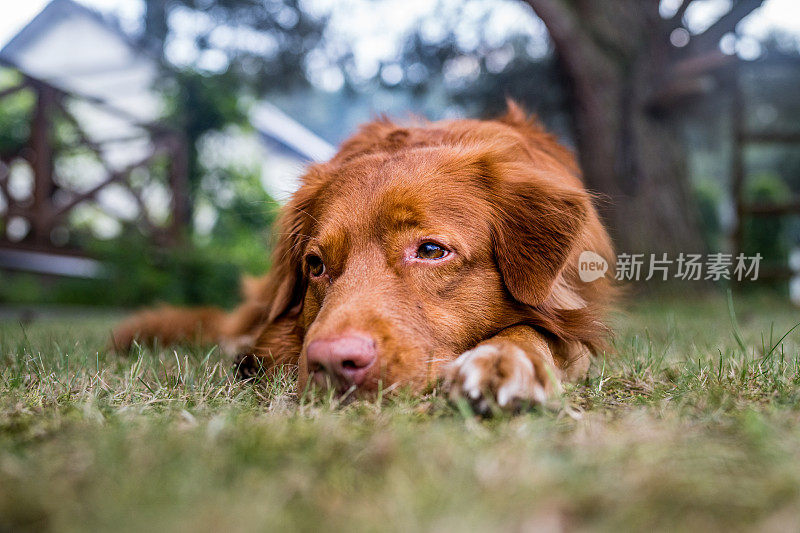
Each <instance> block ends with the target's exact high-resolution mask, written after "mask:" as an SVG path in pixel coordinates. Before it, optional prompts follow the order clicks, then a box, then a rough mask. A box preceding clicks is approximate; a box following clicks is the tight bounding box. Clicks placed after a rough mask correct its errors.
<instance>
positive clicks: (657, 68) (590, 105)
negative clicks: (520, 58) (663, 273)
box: [523, 0, 763, 252]
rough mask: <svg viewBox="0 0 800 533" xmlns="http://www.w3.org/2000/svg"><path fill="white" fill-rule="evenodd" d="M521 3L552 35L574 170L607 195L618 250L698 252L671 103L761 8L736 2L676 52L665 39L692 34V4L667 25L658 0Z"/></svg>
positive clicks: (720, 57)
mask: <svg viewBox="0 0 800 533" xmlns="http://www.w3.org/2000/svg"><path fill="white" fill-rule="evenodd" d="M523 1H524V2H526V3H527V4H529V5H530V6H531V7H532V8H533V10H534V12H535V13H536V15H538V16H539V17H540V18H541V19H542V21H543V22H544V23H545V25H546V27H547V29H548V32H549V34H550V37H551V40H552V42H553V45H554V47H555V51H556V55H557V57H558V62H559V65H560V67H561V70H562V72H563V74H564V78H565V79H566V80H567V84H568V86H569V90H570V93H571V96H572V99H573V117H574V124H575V133H576V144H577V148H578V153H579V157H580V162H581V166H582V168H583V171H584V174H585V177H586V181H587V183H588V185H589V186H590V187H591V188H593V189H594V190H596V191H599V192H601V193H603V194H605V195H607V196H609V197H610V200H611V201H610V202H607V203H606V205H604V206H601V207H602V209H603V211H604V215H605V217H606V218H607V220H608V222H609V224H610V226H611V228H612V232H613V233H614V237H615V239H616V242H617V245H618V247H619V248H620V249H624V250H625V251H653V250H661V251H673V252H675V251H697V250H700V249H702V248H703V244H702V239H701V233H700V228H699V221H698V219H697V215H696V210H695V209H694V205H693V201H692V198H691V194H690V191H689V183H688V178H687V171H686V163H685V149H684V147H683V146H681V143H680V135H679V132H678V130H677V127H676V126H677V125H678V122H679V120H678V119H679V117H680V112H681V107H680V106H678V105H676V103H677V102H676V98H675V97H676V96H677V95H680V94H683V93H685V91H686V89H687V88H690V87H692V86H693V83H694V81H693V76H695V75H696V74H697V73H698V69H701V68H704V66H707V65H715V64H722V63H723V62H724V61H725V59H726V56H724V54H722V52H721V51H720V49H719V42H720V40H721V39H722V38H723V36H725V35H726V34H727V33H729V32H732V31H733V30H734V29H735V27H736V25H737V24H738V22H739V21H740V20H742V19H743V18H744V17H745V16H747V15H748V14H750V13H751V12H752V11H754V10H755V9H756V8H758V7H759V6H760V5H761V4H762V3H763V0H733V1H732V2H731V7H730V10H729V11H728V12H727V13H725V14H724V15H723V16H722V17H720V18H719V19H718V20H717V21H716V22H715V23H713V24H712V25H711V26H710V27H709V28H708V29H706V30H705V31H703V32H702V33H700V34H697V35H694V36H691V38H690V39H689V42H688V43H679V44H687V45H686V46H683V47H677V46H675V45H673V44H672V43H671V39H670V37H671V36H673V37H674V36H676V35H677V36H678V37H683V38H685V37H687V36H689V33H688V32H687V31H686V29H685V28H684V15H685V13H686V10H687V9H688V7H689V6H690V5H691V4H692V2H693V0H683V2H682V3H681V4H680V6H679V7H678V9H677V11H676V13H675V14H674V15H673V16H672V17H670V18H663V17H662V16H661V15H660V13H659V2H657V1H655V0H613V1H605V2H600V1H597V0H523ZM676 31H677V32H678V33H673V32H676ZM677 101H679V99H677Z"/></svg>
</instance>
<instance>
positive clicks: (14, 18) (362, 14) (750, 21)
mask: <svg viewBox="0 0 800 533" xmlns="http://www.w3.org/2000/svg"><path fill="white" fill-rule="evenodd" d="M48 1H49V0H25V1H20V0H0V47H1V46H3V45H5V44H6V42H8V40H9V39H11V38H12V37H13V36H14V35H15V34H16V33H17V32H18V31H19V30H20V29H21V28H22V27H23V26H24V25H25V24H27V23H28V22H29V21H30V20H31V19H32V18H33V17H34V16H35V15H36V14H37V13H38V12H39V11H40V10H41V9H42V8H43V7H44V6H45V5H46V4H47V2H48ZM78 1H79V2H80V3H82V4H84V5H87V6H89V7H92V8H94V9H96V10H98V11H101V12H105V13H109V14H113V15H114V16H116V17H117V18H118V19H119V20H120V23H121V25H122V27H123V29H125V30H127V31H130V32H135V31H136V30H137V29H138V27H139V24H140V20H141V15H142V13H143V12H144V2H143V0H78ZM346 1H348V0H346ZM307 3H308V4H310V5H312V6H313V5H316V6H318V7H319V8H320V9H322V10H323V11H324V10H326V9H327V8H328V7H329V6H330V5H332V0H311V1H309V2H307ZM400 3H401V4H402V6H403V7H402V8H401V9H396V6H394V5H392V4H398V2H392V1H389V2H386V3H384V4H388V5H384V7H377V8H375V7H373V6H374V5H375V4H372V5H370V2H369V1H368V0H349V4H350V5H349V6H348V9H347V10H345V11H347V12H348V13H349V15H348V16H347V17H345V20H343V21H342V28H341V30H342V31H344V32H348V33H350V32H353V31H354V30H353V28H359V30H357V31H358V32H361V31H362V30H363V33H364V34H367V35H366V38H365V39H364V41H365V42H366V43H368V44H366V45H365V46H366V47H367V48H368V49H371V50H376V51H379V50H383V51H385V52H386V53H391V51H390V50H389V49H391V48H392V47H393V44H394V42H396V40H397V39H399V38H400V37H401V35H402V34H403V33H404V32H405V31H406V30H407V29H408V27H409V25H410V24H413V23H414V22H415V21H416V20H417V18H418V17H419V16H420V14H422V13H424V12H425V11H426V6H430V0H402V1H401V2H400ZM499 3H500V4H505V6H501V8H500V9H499V11H500V12H501V15H502V11H503V10H504V9H505V10H507V11H508V12H509V13H510V12H511V9H512V8H513V7H515V6H510V5H509V4H510V3H509V2H499ZM677 3H680V0H662V9H663V10H664V11H666V12H669V10H670V9H674V7H672V6H673V5H674V4H677ZM729 3H730V0H698V1H697V2H695V4H694V5H693V6H692V7H691V8H690V11H689V12H688V13H687V18H688V20H689V29H690V30H692V31H695V32H696V31H701V30H702V29H703V28H704V27H706V26H708V25H709V24H710V23H711V22H713V21H714V19H715V18H716V17H717V16H719V14H720V13H721V12H724V11H725V9H726V8H727V6H728V5H729ZM427 9H429V8H427ZM376 10H377V11H376ZM386 11H390V12H391V17H387V16H384V15H386V13H385V12H386ZM355 15H359V16H358V17H357V18H360V19H361V20H362V21H363V23H360V24H353V16H355ZM501 20H502V17H501ZM386 22H391V23H390V24H386ZM373 27H374V28H373ZM373 29H374V30H375V31H372V30H373ZM739 29H740V31H741V32H742V33H743V34H744V35H748V36H752V37H754V38H756V39H759V38H763V37H764V36H765V35H767V34H768V33H769V32H770V31H772V30H780V31H783V32H788V33H792V34H794V35H797V36H798V37H800V1H799V0H767V1H766V2H765V3H764V5H763V6H762V7H761V8H760V9H759V10H757V11H756V12H754V13H753V14H751V15H750V16H749V17H748V18H747V19H746V20H744V21H743V22H742V24H741V25H740V28H739ZM359 37H363V36H359Z"/></svg>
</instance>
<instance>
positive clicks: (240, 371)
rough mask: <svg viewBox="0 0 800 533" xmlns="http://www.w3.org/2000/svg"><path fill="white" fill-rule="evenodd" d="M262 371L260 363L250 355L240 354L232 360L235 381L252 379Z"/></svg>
mask: <svg viewBox="0 0 800 533" xmlns="http://www.w3.org/2000/svg"><path fill="white" fill-rule="evenodd" d="M262 371H263V368H262V365H261V361H259V359H258V358H257V357H256V356H255V355H253V354H252V353H247V352H244V353H240V354H238V355H237V356H236V358H234V360H233V372H234V374H235V375H236V379H240V380H248V379H253V378H255V377H256V376H258V374H259V372H262Z"/></svg>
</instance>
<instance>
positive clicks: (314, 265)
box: [306, 255, 325, 278]
mask: <svg viewBox="0 0 800 533" xmlns="http://www.w3.org/2000/svg"><path fill="white" fill-rule="evenodd" d="M306 264H307V265H308V273H309V275H310V276H311V277H313V278H318V277H320V276H321V275H323V274H324V273H325V263H323V262H322V259H321V258H320V257H319V256H318V255H308V256H306Z"/></svg>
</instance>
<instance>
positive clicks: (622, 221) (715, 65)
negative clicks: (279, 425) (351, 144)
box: [0, 0, 800, 307]
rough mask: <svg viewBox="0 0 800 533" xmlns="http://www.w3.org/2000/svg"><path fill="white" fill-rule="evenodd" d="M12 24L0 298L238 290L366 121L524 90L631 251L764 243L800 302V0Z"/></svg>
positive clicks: (543, 1) (59, 17)
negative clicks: (302, 196)
mask: <svg viewBox="0 0 800 533" xmlns="http://www.w3.org/2000/svg"><path fill="white" fill-rule="evenodd" d="M0 47H1V48H2V49H1V50H0V304H5V305H10V304H71V305H74V304H82V305H107V306H125V307H127V306H136V305H143V304H148V303H153V302H156V301H165V302H173V303H182V304H196V303H216V304H221V305H232V304H233V303H235V301H236V300H237V299H238V289H237V287H238V278H239V276H240V274H241V273H243V272H247V273H253V274H258V273H261V272H265V271H266V270H267V269H268V268H269V262H268V253H267V250H268V249H269V247H270V245H271V242H272V241H271V239H270V232H271V225H272V223H273V221H274V219H275V212H276V209H277V207H278V206H279V205H280V203H281V202H283V201H285V199H286V198H287V196H288V195H289V194H291V192H292V191H293V190H294V188H295V187H296V184H297V179H298V177H299V176H300V175H301V174H302V173H303V169H304V168H305V167H306V166H307V165H308V164H309V163H310V162H313V161H317V160H325V159H327V158H328V157H330V156H331V155H332V154H333V152H334V151H335V146H336V145H337V144H338V143H339V142H340V141H342V140H343V139H344V138H345V137H347V136H348V135H350V134H351V133H353V132H354V131H355V128H356V127H357V125H358V124H359V123H361V122H363V121H366V120H369V119H370V118H372V117H374V116H376V115H378V114H387V115H390V116H394V117H397V118H400V119H402V118H403V117H407V116H409V115H411V114H417V115H423V116H426V117H428V118H430V119H440V118H448V117H462V116H469V117H489V116H492V115H494V114H497V113H500V112H502V110H503V109H504V107H505V99H506V97H511V98H514V99H516V100H517V101H519V102H520V103H522V104H523V105H524V106H526V107H527V108H528V109H529V110H531V111H533V112H535V113H537V114H538V115H539V116H540V117H541V119H542V121H543V122H545V123H546V124H547V126H548V127H549V128H550V129H551V130H552V131H554V132H555V133H556V134H557V135H558V136H559V137H560V139H561V140H562V141H563V142H564V143H566V144H567V145H569V146H570V147H572V148H573V149H575V150H576V152H577V153H578V155H579V158H580V161H581V165H582V167H583V169H584V172H585V177H586V182H587V184H588V186H589V187H590V188H591V189H592V190H593V191H595V192H597V193H599V194H600V195H601V199H602V201H601V210H602V214H603V217H604V218H605V220H606V221H607V223H608V224H609V226H610V228H611V230H612V233H613V235H614V239H615V241H616V243H617V248H618V250H619V251H620V252H628V253H631V252H645V253H649V252H658V253H665V252H666V253H670V254H675V255H677V253H679V252H699V253H708V252H718V251H722V252H726V253H734V254H735V253H739V252H743V253H747V254H755V253H760V254H761V255H762V256H763V257H764V260H763V262H762V265H761V276H760V278H761V280H762V282H761V283H759V284H758V285H759V287H761V288H763V289H764V290H769V291H774V292H776V293H777V294H780V295H782V297H786V298H792V299H793V300H794V301H796V302H798V303H800V275H798V272H799V271H800V3H798V2H797V0H661V2H658V1H656V0H615V1H614V2H599V1H595V0H462V1H459V0H402V1H400V0H339V1H334V0H216V1H215V0H77V1H73V0H52V1H51V2H47V1H44V0H28V1H26V2H4V3H3V5H2V7H0ZM749 285H751V286H753V285H754V284H749ZM689 288H690V286H688V285H684V286H683V289H684V290H687V289H689ZM692 290H694V289H692Z"/></svg>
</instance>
